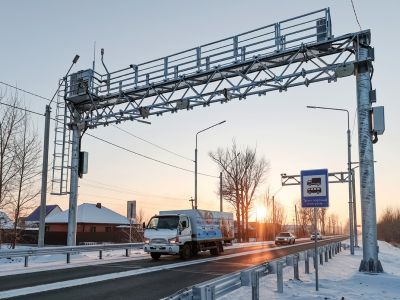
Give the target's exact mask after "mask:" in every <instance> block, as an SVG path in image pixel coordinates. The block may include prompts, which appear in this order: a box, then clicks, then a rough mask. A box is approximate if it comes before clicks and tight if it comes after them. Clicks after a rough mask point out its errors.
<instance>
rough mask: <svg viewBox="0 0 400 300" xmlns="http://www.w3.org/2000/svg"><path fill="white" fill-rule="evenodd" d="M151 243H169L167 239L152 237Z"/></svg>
mask: <svg viewBox="0 0 400 300" xmlns="http://www.w3.org/2000/svg"><path fill="white" fill-rule="evenodd" d="M150 243H151V244H167V240H166V239H152V240H151V241H150Z"/></svg>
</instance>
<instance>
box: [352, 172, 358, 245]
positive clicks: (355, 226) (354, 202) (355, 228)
mask: <svg viewBox="0 0 400 300" xmlns="http://www.w3.org/2000/svg"><path fill="white" fill-rule="evenodd" d="M351 185H352V190H353V216H354V246H355V247H358V232H357V207H356V180H355V172H354V168H353V169H351Z"/></svg>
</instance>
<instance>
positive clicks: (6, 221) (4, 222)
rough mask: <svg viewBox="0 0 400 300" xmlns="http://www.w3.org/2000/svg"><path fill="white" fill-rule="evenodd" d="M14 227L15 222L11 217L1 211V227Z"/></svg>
mask: <svg viewBox="0 0 400 300" xmlns="http://www.w3.org/2000/svg"><path fill="white" fill-rule="evenodd" d="M13 227H14V223H13V222H12V221H11V219H10V217H9V216H8V215H7V214H6V213H5V212H4V211H0V229H12V228H13Z"/></svg>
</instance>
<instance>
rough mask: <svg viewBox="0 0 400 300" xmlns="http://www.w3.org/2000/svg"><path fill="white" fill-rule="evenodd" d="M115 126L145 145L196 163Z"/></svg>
mask: <svg viewBox="0 0 400 300" xmlns="http://www.w3.org/2000/svg"><path fill="white" fill-rule="evenodd" d="M113 126H114V127H115V128H117V129H118V130H121V131H122V132H125V133H126V134H129V135H130V136H133V137H134V138H137V139H139V140H141V141H143V142H145V143H148V144H150V145H152V146H154V147H157V148H159V149H161V150H164V151H166V152H168V153H171V154H173V155H175V156H178V157H180V158H183V159H186V160H189V161H191V162H194V161H193V159H190V158H187V157H185V156H183V155H180V154H178V153H176V152H173V151H171V150H168V149H166V148H164V147H161V146H159V145H157V144H154V143H153V142H150V141H148V140H145V139H144V138H141V137H139V136H137V135H134V134H133V133H130V132H129V131H127V130H125V129H122V128H120V127H118V126H116V125H113Z"/></svg>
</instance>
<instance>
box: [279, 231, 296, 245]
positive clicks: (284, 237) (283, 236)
mask: <svg viewBox="0 0 400 300" xmlns="http://www.w3.org/2000/svg"><path fill="white" fill-rule="evenodd" d="M295 242H296V237H295V236H294V235H293V234H291V233H290V232H280V233H279V234H278V235H277V236H276V237H275V245H279V244H288V245H290V244H294V243H295Z"/></svg>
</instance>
